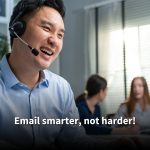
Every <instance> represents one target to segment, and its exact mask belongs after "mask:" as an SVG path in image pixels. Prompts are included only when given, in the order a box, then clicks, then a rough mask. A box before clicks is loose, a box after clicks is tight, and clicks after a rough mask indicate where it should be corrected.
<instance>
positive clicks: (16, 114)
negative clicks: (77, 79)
mask: <svg viewBox="0 0 150 150" xmlns="http://www.w3.org/2000/svg"><path fill="white" fill-rule="evenodd" d="M64 15H65V10H64V6H63V2H62V1H61V0H21V1H20V2H19V3H18V4H17V5H16V7H15V8H14V11H13V14H12V16H11V19H10V24H9V30H10V35H11V48H12V51H11V53H10V54H7V55H6V56H4V57H3V59H2V61H1V63H0V93H1V94H0V141H1V143H2V144H3V146H5V147H9V146H11V145H13V146H15V147H21V148H22V147H26V148H35V147H38V148H39V147H41V146H42V147H50V148H51V147H53V146H54V145H56V146H60V147H61V148H63V147H64V148H65V147H68V146H71V145H72V144H73V146H76V145H78V144H79V143H82V142H83V143H84V144H83V145H84V146H88V145H90V146H91V147H92V148H93V149H94V146H95V145H94V143H95V142H91V143H89V142H87V141H88V137H86V136H85V132H84V130H83V128H82V127H79V126H78V124H77V125H71V124H67V123H66V122H65V123H63V124H61V123H60V124H58V125H56V124H53V125H52V124H48V123H47V122H46V123H45V122H44V124H42V121H43V119H45V120H47V119H50V118H52V119H66V118H68V119H77V118H78V111H77V108H76V107H75V104H74V98H73V93H72V90H71V88H70V86H69V84H68V82H67V81H66V80H64V79H63V78H61V77H60V76H58V75H56V74H54V73H52V72H50V71H48V70H46V68H48V67H49V65H50V64H51V63H52V62H53V61H54V60H55V59H56V57H57V56H58V55H59V53H60V51H61V49H62V45H63V37H64V31H65V27H64V20H63V19H64ZM21 120H22V121H21ZM84 137H86V138H85V139H86V140H85V139H84ZM81 138H82V139H83V141H80V139H81ZM99 143H100V144H99V146H101V143H102V145H104V143H103V142H100V141H99ZM79 145H81V144H79ZM99 146H98V147H99Z"/></svg>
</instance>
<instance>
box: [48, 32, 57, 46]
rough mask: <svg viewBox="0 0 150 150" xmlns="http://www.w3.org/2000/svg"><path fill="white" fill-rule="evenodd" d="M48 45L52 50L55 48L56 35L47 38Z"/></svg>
mask: <svg viewBox="0 0 150 150" xmlns="http://www.w3.org/2000/svg"><path fill="white" fill-rule="evenodd" d="M48 43H49V45H50V46H51V47H52V48H55V46H56V44H57V37H56V35H51V36H50V37H49V38H48Z"/></svg>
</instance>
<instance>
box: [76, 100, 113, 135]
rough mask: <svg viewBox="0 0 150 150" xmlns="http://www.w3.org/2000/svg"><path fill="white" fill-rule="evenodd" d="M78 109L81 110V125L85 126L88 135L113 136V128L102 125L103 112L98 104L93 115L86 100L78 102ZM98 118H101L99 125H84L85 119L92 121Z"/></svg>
mask: <svg viewBox="0 0 150 150" xmlns="http://www.w3.org/2000/svg"><path fill="white" fill-rule="evenodd" d="M77 107H78V110H79V115H80V120H81V123H82V124H83V126H84V128H85V130H86V133H87V134H92V135H100V134H111V131H112V128H110V127H108V126H106V125H102V124H101V111H100V106H99V105H98V104H97V105H95V110H94V112H93V113H92V112H91V111H90V110H89V108H88V106H87V104H86V101H85V100H81V101H80V102H78V103H77ZM96 118H99V120H100V121H99V124H84V119H89V120H90V119H96Z"/></svg>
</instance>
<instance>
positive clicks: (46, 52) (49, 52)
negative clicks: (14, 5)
mask: <svg viewBox="0 0 150 150" xmlns="http://www.w3.org/2000/svg"><path fill="white" fill-rule="evenodd" d="M41 51H42V52H43V53H45V54H47V55H49V56H51V55H52V54H53V52H52V51H49V50H46V49H41Z"/></svg>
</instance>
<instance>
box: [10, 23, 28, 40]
mask: <svg viewBox="0 0 150 150" xmlns="http://www.w3.org/2000/svg"><path fill="white" fill-rule="evenodd" d="M25 29H26V23H25V21H17V22H15V23H14V24H13V25H12V26H11V27H10V28H9V30H10V36H11V37H12V38H16V35H15V34H14V31H15V32H16V33H17V35H19V36H21V35H22V34H23V33H24V32H25Z"/></svg>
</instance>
